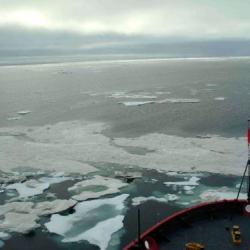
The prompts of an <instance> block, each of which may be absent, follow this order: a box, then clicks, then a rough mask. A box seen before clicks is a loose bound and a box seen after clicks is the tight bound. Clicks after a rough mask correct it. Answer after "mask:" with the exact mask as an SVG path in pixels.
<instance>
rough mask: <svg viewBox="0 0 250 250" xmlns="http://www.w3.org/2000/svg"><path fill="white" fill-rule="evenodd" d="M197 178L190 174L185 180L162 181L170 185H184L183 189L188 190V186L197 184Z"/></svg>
mask: <svg viewBox="0 0 250 250" xmlns="http://www.w3.org/2000/svg"><path fill="white" fill-rule="evenodd" d="M199 180H200V178H199V177H197V176H192V177H191V178H190V179H189V180H186V181H166V182H164V184H165V185H167V186H171V185H175V186H184V189H185V190H187V189H189V190H190V188H188V186H198V185H199Z"/></svg>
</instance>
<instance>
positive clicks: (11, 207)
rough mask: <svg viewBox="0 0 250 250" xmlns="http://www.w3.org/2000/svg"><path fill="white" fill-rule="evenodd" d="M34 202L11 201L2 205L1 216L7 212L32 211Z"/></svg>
mask: <svg viewBox="0 0 250 250" xmlns="http://www.w3.org/2000/svg"><path fill="white" fill-rule="evenodd" d="M33 206H34V203H33V202H10V203H6V204H4V205H1V206H0V216H3V215H5V214H6V213H10V212H15V213H31V212H32V210H33Z"/></svg>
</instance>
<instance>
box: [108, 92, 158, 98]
mask: <svg viewBox="0 0 250 250" xmlns="http://www.w3.org/2000/svg"><path fill="white" fill-rule="evenodd" d="M108 97H111V98H117V99H119V98H128V99H156V98H157V96H155V95H142V94H133V95H132V94H120V93H114V94H112V95H110V96H108Z"/></svg>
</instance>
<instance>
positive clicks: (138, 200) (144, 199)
mask: <svg viewBox="0 0 250 250" xmlns="http://www.w3.org/2000/svg"><path fill="white" fill-rule="evenodd" d="M178 199H179V197H178V196H177V195H175V194H166V195H164V196H163V197H155V196H148V197H143V196H139V197H135V198H133V199H132V205H133V206H137V205H140V204H142V203H144V202H147V201H157V202H162V203H166V202H169V201H176V200H178Z"/></svg>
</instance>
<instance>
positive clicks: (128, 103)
mask: <svg viewBox="0 0 250 250" xmlns="http://www.w3.org/2000/svg"><path fill="white" fill-rule="evenodd" d="M118 103H119V104H124V105H125V106H128V107H129V106H142V105H145V104H149V103H155V102H154V101H131V102H118Z"/></svg>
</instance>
